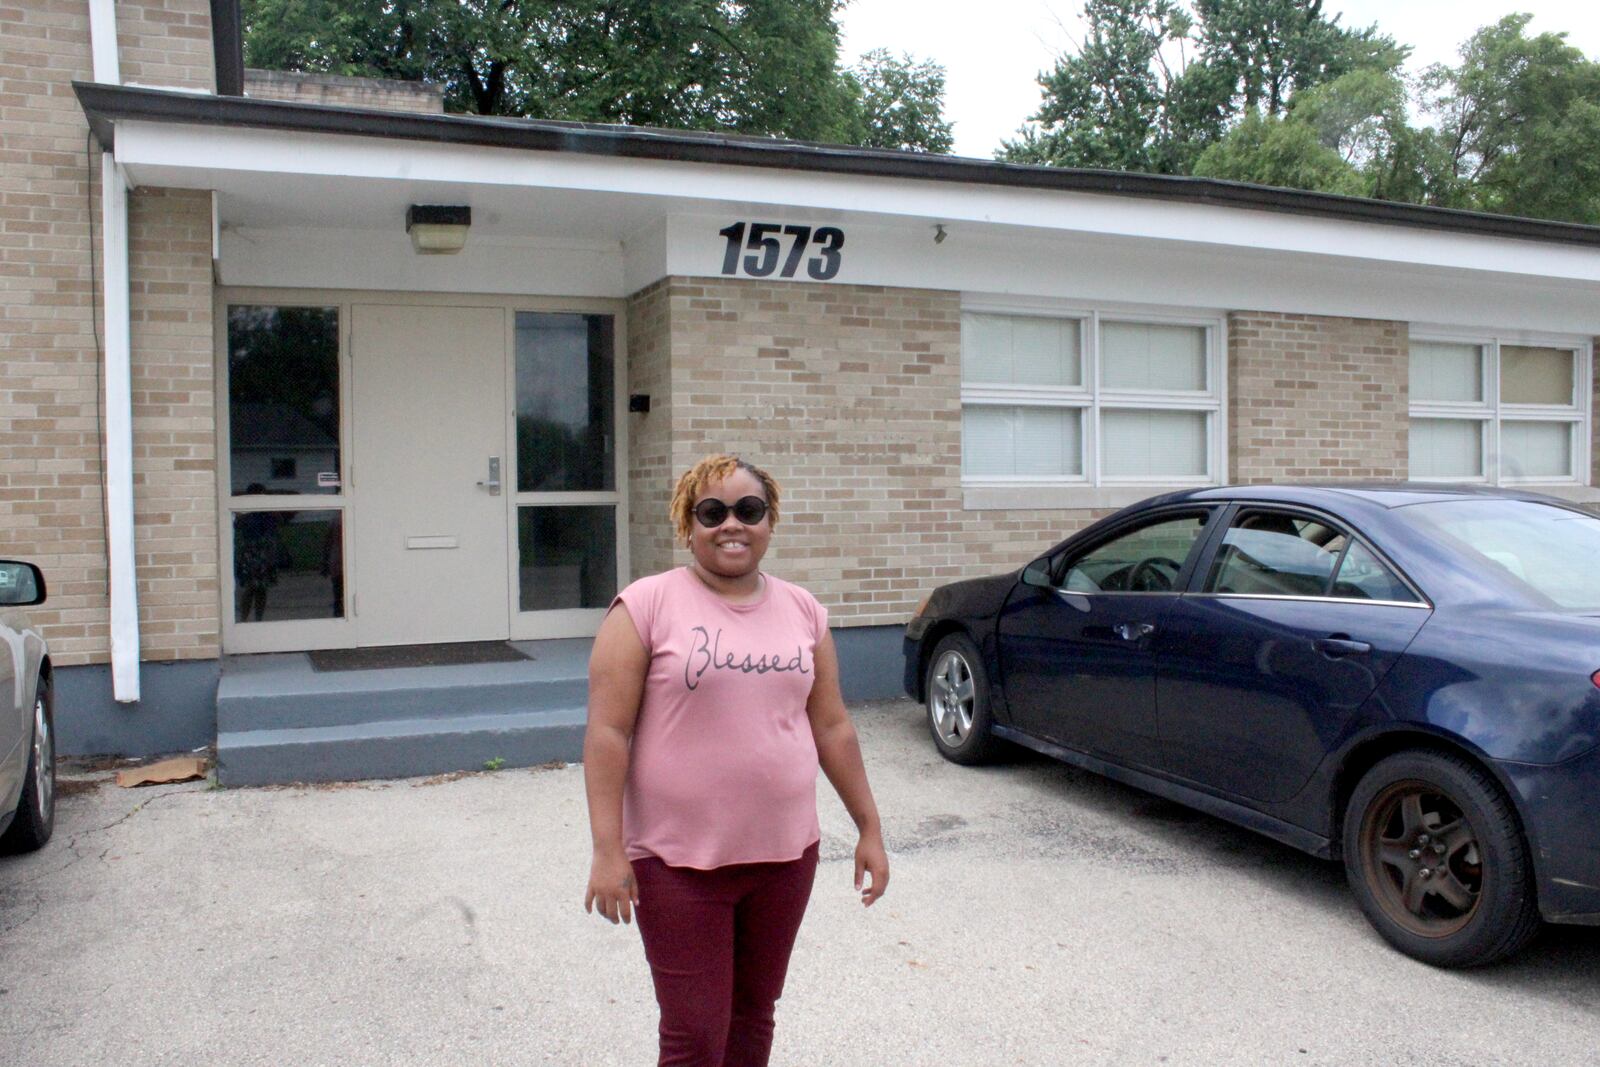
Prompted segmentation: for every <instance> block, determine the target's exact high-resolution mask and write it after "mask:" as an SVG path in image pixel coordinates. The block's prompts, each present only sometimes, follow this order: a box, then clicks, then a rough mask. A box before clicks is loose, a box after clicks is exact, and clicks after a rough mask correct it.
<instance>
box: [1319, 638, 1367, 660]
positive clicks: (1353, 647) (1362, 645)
mask: <svg viewBox="0 0 1600 1067" xmlns="http://www.w3.org/2000/svg"><path fill="white" fill-rule="evenodd" d="M1316 646H1317V651H1318V652H1321V653H1322V654H1323V655H1324V656H1331V657H1333V658H1334V659H1337V658H1339V657H1340V656H1364V655H1366V654H1367V653H1368V652H1371V651H1372V646H1371V645H1369V644H1368V643H1367V642H1365V641H1352V640H1350V638H1348V637H1346V636H1345V635H1343V634H1335V635H1333V636H1332V637H1320V638H1318V639H1317V642H1316Z"/></svg>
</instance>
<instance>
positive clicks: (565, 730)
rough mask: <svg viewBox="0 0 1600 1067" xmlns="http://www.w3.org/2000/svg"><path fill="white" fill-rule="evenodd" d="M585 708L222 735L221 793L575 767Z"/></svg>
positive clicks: (219, 760) (219, 741) (219, 750)
mask: <svg viewBox="0 0 1600 1067" xmlns="http://www.w3.org/2000/svg"><path fill="white" fill-rule="evenodd" d="M586 719H587V715H586V711H585V709H584V707H582V706H581V705H580V706H578V707H571V708H543V709H538V710H533V711H513V712H499V713H489V714H481V713H480V714H453V715H450V716H447V717H442V718H431V717H424V718H409V719H394V720H380V721H371V722H360V723H345V724H340V725H337V726H308V727H293V728H281V727H280V728H275V729H266V730H235V731H229V732H227V733H223V732H220V731H219V732H218V734H217V781H218V782H219V783H220V784H221V785H224V786H245V785H274V784H280V783H284V782H330V781H353V780H357V779H362V778H405V777H410V776H412V775H422V774H443V773H447V772H450V771H481V770H483V769H485V764H488V763H489V762H490V761H498V762H497V763H496V765H497V766H505V767H531V766H534V765H536V764H540V763H548V762H550V761H551V760H563V761H566V762H574V761H576V760H578V759H579V758H580V756H581V755H582V753H583V728H584V723H585V721H586Z"/></svg>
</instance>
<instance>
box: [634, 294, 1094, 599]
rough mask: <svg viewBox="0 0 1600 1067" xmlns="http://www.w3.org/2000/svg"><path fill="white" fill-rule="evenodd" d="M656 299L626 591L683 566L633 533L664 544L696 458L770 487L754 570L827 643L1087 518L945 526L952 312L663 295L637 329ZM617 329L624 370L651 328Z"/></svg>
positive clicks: (922, 297) (1030, 516)
mask: <svg viewBox="0 0 1600 1067" xmlns="http://www.w3.org/2000/svg"><path fill="white" fill-rule="evenodd" d="M662 299H665V301H666V303H667V305H668V310H667V317H668V322H667V324H666V326H665V327H664V329H665V332H666V333H667V335H668V336H669V337H670V348H671V355H670V389H671V401H670V405H671V406H670V409H666V405H664V404H663V403H662V397H661V395H660V394H659V392H653V395H652V405H653V407H652V411H651V414H650V416H649V418H650V419H652V420H653V419H656V418H657V415H658V413H660V414H662V415H668V414H670V426H669V428H668V429H667V430H665V431H660V430H652V433H653V434H657V435H659V436H657V437H654V438H652V440H653V441H660V440H662V439H665V440H666V441H667V442H668V444H669V445H670V449H671V460H670V464H669V467H668V469H667V470H666V471H664V472H662V475H661V476H659V484H660V486H661V488H660V489H656V488H654V487H650V486H643V485H638V484H636V486H635V488H634V492H635V497H634V506H635V509H636V510H635V514H636V516H637V520H636V530H635V537H634V540H633V542H632V544H633V546H634V547H633V556H634V573H635V575H638V574H645V573H649V572H650V571H652V570H659V569H661V567H662V566H663V565H665V564H666V563H667V562H683V561H685V560H686V559H687V558H688V557H687V553H686V552H685V551H684V550H682V549H677V550H675V552H674V554H673V556H672V557H671V559H670V561H669V560H664V559H662V558H661V553H660V548H659V544H660V540H659V535H656V534H653V533H644V532H642V531H648V530H649V529H650V525H651V523H657V524H659V528H660V529H661V530H662V531H668V527H667V520H666V518H665V516H664V515H663V514H662V508H663V507H664V503H665V495H664V494H665V491H666V490H667V489H670V484H669V483H670V480H671V478H672V477H675V476H676V475H677V474H678V473H679V472H681V471H682V470H683V469H685V468H686V467H688V466H689V465H690V464H692V463H693V462H694V461H695V460H697V459H699V458H700V457H701V456H702V455H704V454H706V453H707V452H712V451H721V450H728V451H734V452H739V453H741V454H743V455H745V456H747V457H749V458H751V459H753V460H755V461H756V462H758V463H760V464H762V465H763V466H765V467H767V469H769V470H770V471H771V472H772V474H773V475H774V476H775V477H776V478H777V479H778V481H779V482H780V483H781V484H782V486H783V489H784V500H783V518H782V521H781V522H780V523H779V525H778V531H777V535H776V536H775V537H774V538H773V543H772V544H773V547H772V550H771V553H770V554H769V556H768V569H769V570H770V571H771V572H772V573H773V574H776V575H778V576H780V577H783V578H788V579H790V580H792V581H797V582H799V583H801V584H802V585H804V586H806V587H807V588H808V589H810V590H811V591H812V592H813V593H815V594H816V595H817V596H818V598H819V599H821V600H822V602H823V603H824V604H825V605H827V607H828V609H829V611H830V613H831V615H832V618H833V621H834V622H835V623H839V624H844V625H869V624H881V623H899V622H904V621H905V618H906V616H907V614H908V613H909V612H910V611H911V610H912V608H914V607H915V606H916V604H917V601H919V600H920V599H921V598H922V597H923V596H924V595H925V594H926V593H928V592H929V591H931V590H932V589H933V588H934V587H935V586H938V585H940V584H942V583H944V582H948V581H950V580H952V579H956V578H963V577H971V576H974V575H978V574H984V573H990V572H996V571H1000V570H1004V569H1006V568H1009V567H1015V566H1018V565H1020V564H1022V563H1024V562H1026V561H1027V560H1028V559H1029V557H1030V556H1031V555H1033V554H1034V553H1036V552H1039V551H1041V550H1042V549H1044V548H1047V547H1048V546H1049V545H1051V544H1053V543H1054V542H1056V541H1057V540H1059V539H1060V538H1062V537H1064V536H1066V535H1067V534H1068V533H1071V532H1072V531H1073V530H1076V529H1078V528H1079V527H1081V526H1082V525H1084V524H1085V523H1086V522H1088V521H1089V520H1090V519H1092V518H1093V517H1095V516H1093V515H1091V514H1090V513H1088V512H1084V511H971V512H969V511H964V510H963V509H962V497H961V407H960V382H961V370H960V339H961V306H960V295H959V294H957V293H950V292H935V291H928V290H913V289H884V288H879V287H872V286H842V285H835V286H826V285H814V284H809V283H805V284H798V283H787V284H784V283H778V284H772V283H764V282H752V281H733V280H730V281H718V280H688V279H681V278H669V279H667V280H666V281H665V282H662V283H658V284H657V285H656V286H654V287H652V288H651V289H647V290H645V291H644V292H643V293H641V294H639V295H638V296H636V297H635V298H634V303H635V307H636V308H648V310H647V314H651V315H654V314H656V312H655V311H654V308H653V304H654V302H656V301H659V300H662ZM639 313H640V312H638V311H636V312H635V314H639ZM650 321H652V322H658V321H659V319H651V320H650ZM629 329H630V335H631V336H635V342H634V345H633V347H634V348H635V353H636V357H637V354H638V343H639V342H638V337H639V336H642V335H644V334H653V335H657V336H659V334H660V332H661V331H662V329H663V327H659V326H650V327H648V328H646V329H644V330H643V331H641V323H640V321H638V320H637V319H630V324H629ZM646 358H647V359H648V360H650V361H651V362H652V364H653V366H652V368H651V369H650V370H648V371H641V370H640V369H639V368H635V369H634V372H633V373H634V374H635V381H636V382H637V383H640V384H642V382H643V381H644V380H645V378H644V375H649V376H651V377H650V380H652V381H655V380H659V373H660V372H659V370H658V369H656V368H655V366H654V365H658V364H659V362H660V358H661V357H660V354H659V351H658V350H657V351H652V352H651V353H649V354H648V355H647V356H646ZM634 418H635V419H637V418H638V416H634ZM662 421H664V422H665V421H667V420H666V419H663V420H662ZM635 425H636V426H637V423H635ZM636 439H637V438H636ZM654 447H655V448H656V449H657V453H656V454H659V450H660V445H659V444H657V445H655V446H654ZM634 460H635V465H636V466H637V465H638V464H639V460H640V457H639V455H638V453H637V449H636V450H635V456H634ZM648 462H649V463H651V464H652V467H651V470H652V471H654V470H659V468H658V467H656V466H654V464H656V463H657V462H658V461H657V460H656V458H655V455H652V456H651V458H650V460H649V461H648ZM649 477H650V478H651V479H654V478H656V477H658V476H657V475H656V474H654V473H652V474H651V475H650V476H649ZM644 480H646V479H645V478H644V477H642V476H641V477H640V478H639V479H637V480H636V482H642V481H644ZM668 535H669V536H670V532H668Z"/></svg>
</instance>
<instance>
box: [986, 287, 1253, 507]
mask: <svg viewBox="0 0 1600 1067" xmlns="http://www.w3.org/2000/svg"><path fill="white" fill-rule="evenodd" d="M961 314H962V318H963V322H964V320H965V318H966V316H968V315H1006V316H1012V317H1019V318H1026V317H1032V318H1047V319H1055V320H1072V321H1076V322H1077V323H1078V329H1079V334H1078V336H1079V359H1080V362H1081V364H1082V371H1083V373H1082V382H1081V384H1080V385H1076V386H1015V385H989V384H981V383H969V382H968V381H967V380H966V376H965V373H964V372H963V375H962V381H961V409H962V411H963V412H964V411H965V410H966V409H967V408H968V407H974V406H999V407H1070V408H1075V409H1078V410H1079V411H1081V412H1082V413H1083V414H1082V416H1081V419H1080V424H1079V433H1080V434H1081V437H1080V441H1079V448H1080V454H1081V456H1082V458H1083V462H1082V473H1081V474H1077V475H1044V476H1041V475H968V474H966V473H965V470H964V469H963V473H962V475H961V487H962V489H963V491H964V496H965V498H966V506H967V507H968V508H986V507H993V508H1062V507H1116V506H1121V505H1122V504H1130V503H1133V502H1134V501H1136V500H1141V499H1143V498H1144V497H1147V496H1149V495H1150V494H1151V493H1152V492H1153V491H1155V490H1157V489H1163V488H1171V489H1181V488H1188V487H1194V486H1207V485H1220V484H1221V483H1222V479H1223V473H1224V472H1225V471H1226V470H1227V469H1228V456H1227V440H1228V436H1227V425H1226V422H1227V410H1228V409H1227V366H1226V352H1227V344H1228V341H1227V317H1226V315H1224V314H1223V313H1222V312H1209V311H1195V310H1192V309H1187V308H1172V307H1152V306H1149V305H1133V304H1112V303H1104V304H1101V303H1097V304H1093V305H1086V304H1066V303H1061V302H1055V301H1036V300H1027V299H1018V298H1000V297H991V296H973V295H968V296H965V297H964V298H963V300H962V304H961ZM1103 323H1131V324H1135V325H1153V326H1191V327H1197V328H1199V329H1201V330H1202V331H1203V334H1204V338H1205V373H1206V381H1207V382H1208V383H1209V384H1210V386H1211V388H1209V389H1203V390H1190V389H1172V390H1127V389H1107V388H1104V387H1103V386H1102V385H1101V366H1100V336H1101V325H1102V324H1103ZM967 355H968V354H967V353H966V352H965V351H963V352H962V359H963V366H964V365H965V363H964V361H965V359H966V358H967ZM1108 410H1109V411H1184V412H1202V413H1204V414H1205V416H1206V456H1205V473H1204V474H1202V475H1198V476H1189V477H1183V476H1177V475H1148V476H1136V477H1128V476H1124V477H1118V478H1111V477H1107V476H1106V475H1105V474H1104V473H1103V472H1102V470H1101V467H1100V461H1101V448H1100V416H1101V413H1102V412H1104V411H1108ZM964 447H965V442H964V441H963V449H964ZM962 463H963V468H964V467H965V452H964V451H963V456H962Z"/></svg>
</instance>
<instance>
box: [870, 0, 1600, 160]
mask: <svg viewBox="0 0 1600 1067" xmlns="http://www.w3.org/2000/svg"><path fill="white" fill-rule="evenodd" d="M1082 9H1083V4H1082V0H982V2H981V3H974V2H972V0H959V2H958V0H851V2H850V4H849V6H848V7H846V8H845V10H844V15H843V19H842V25H843V27H844V48H843V53H844V55H845V56H846V57H847V58H848V59H849V60H851V61H853V60H854V59H855V58H856V57H857V56H859V55H860V54H861V53H863V52H867V51H870V50H871V49H874V48H887V49H889V50H890V51H892V52H896V53H900V52H910V53H912V54H913V55H915V56H917V57H918V58H921V59H934V60H937V61H938V62H940V63H942V64H944V68H945V78H946V80H945V117H946V118H948V119H950V120H951V121H952V122H954V123H955V134H956V147H955V151H956V154H957V155H963V156H979V157H983V158H988V157H989V156H992V155H993V154H994V150H995V149H996V148H998V147H999V145H1000V142H1001V141H1002V140H1004V139H1005V138H1007V137H1010V136H1012V135H1013V134H1014V133H1015V132H1016V130H1017V127H1018V126H1019V125H1021V124H1022V122H1023V121H1024V120H1025V119H1026V118H1027V117H1028V116H1029V115H1031V114H1033V113H1034V112H1035V111H1036V110H1038V107H1039V99H1040V97H1039V85H1038V82H1037V80H1036V79H1037V77H1038V74H1039V72H1040V71H1041V70H1046V69H1048V68H1050V67H1052V66H1054V64H1055V57H1056V56H1058V55H1060V54H1062V53H1063V52H1068V53H1070V52H1074V51H1076V43H1077V42H1078V41H1080V40H1081V39H1082V30H1081V23H1080V22H1079V20H1078V15H1079V13H1080V12H1081V11H1082ZM1324 10H1326V11H1327V12H1329V13H1330V14H1331V13H1334V12H1340V13H1342V17H1341V19H1340V24H1341V25H1345V26H1366V25H1369V24H1371V23H1374V22H1376V23H1377V24H1378V28H1379V29H1381V30H1383V31H1384V32H1385V33H1387V34H1389V35H1390V36H1392V37H1394V38H1395V39H1396V40H1398V41H1399V42H1400V43H1401V44H1408V45H1410V46H1411V47H1412V49H1413V51H1412V54H1411V67H1412V69H1420V68H1421V67H1425V66H1427V65H1429V64H1432V63H1448V62H1454V61H1455V59H1456V53H1457V50H1458V49H1459V48H1460V47H1461V44H1462V42H1464V41H1465V40H1466V39H1467V38H1468V37H1470V36H1471V35H1472V34H1473V32H1475V31H1476V30H1478V29H1479V28H1480V27H1482V26H1486V25H1488V24H1489V23H1491V22H1494V21H1496V20H1498V19H1499V18H1500V17H1501V16H1502V15H1506V14H1509V13H1510V12H1512V11H1528V12H1532V13H1533V16H1534V19H1533V23H1532V25H1531V27H1530V32H1533V33H1543V32H1561V31H1565V32H1566V33H1567V41H1568V43H1570V44H1572V45H1574V46H1576V47H1578V48H1580V49H1582V50H1583V52H1584V54H1585V55H1587V56H1589V57H1590V58H1597V57H1600V3H1594V2H1593V0H1520V2H1519V0H1505V2H1497V0H1325V2H1324ZM980 13H981V14H980Z"/></svg>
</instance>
